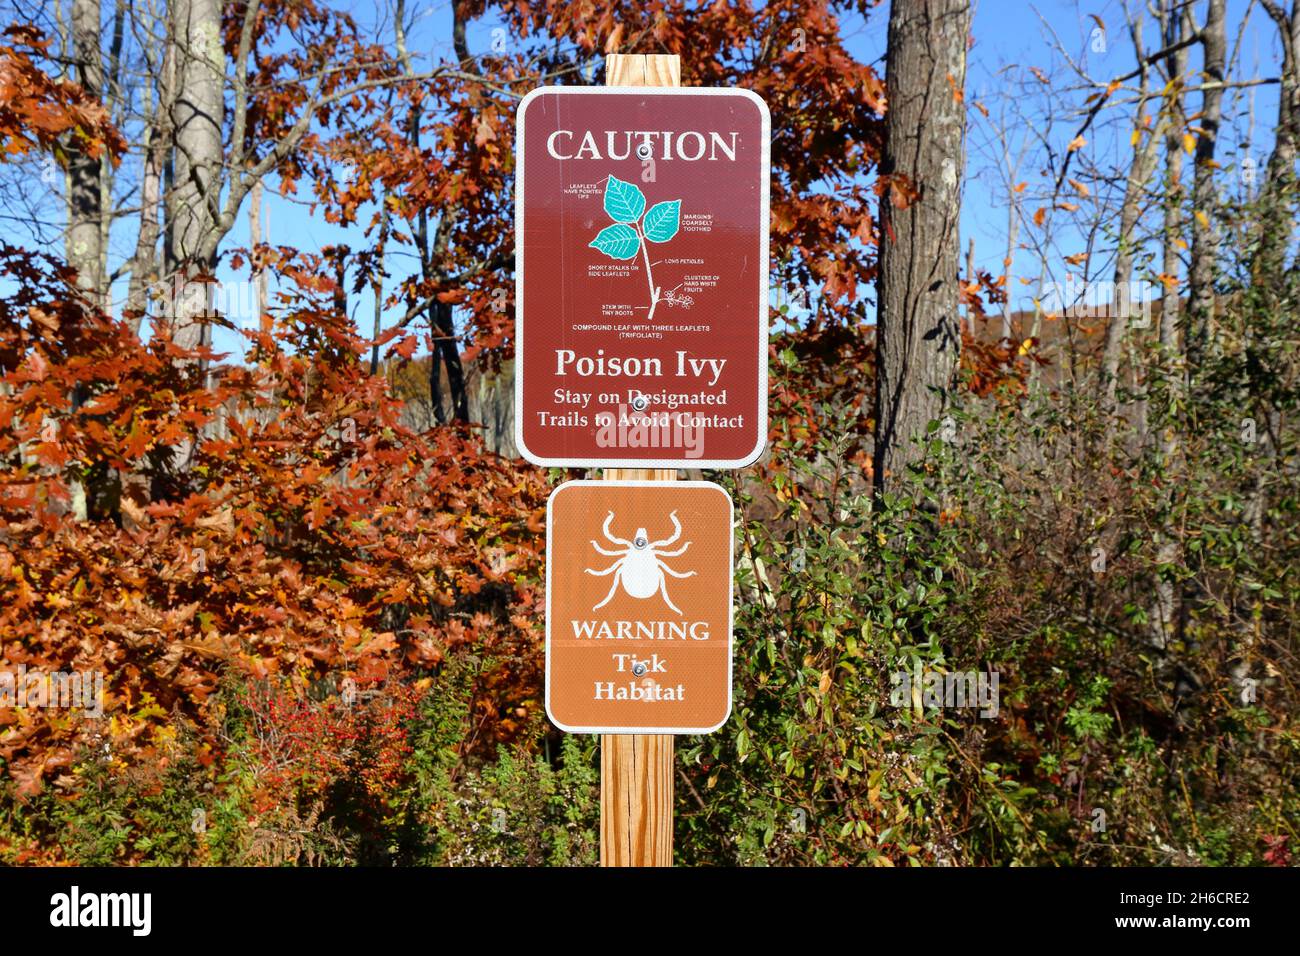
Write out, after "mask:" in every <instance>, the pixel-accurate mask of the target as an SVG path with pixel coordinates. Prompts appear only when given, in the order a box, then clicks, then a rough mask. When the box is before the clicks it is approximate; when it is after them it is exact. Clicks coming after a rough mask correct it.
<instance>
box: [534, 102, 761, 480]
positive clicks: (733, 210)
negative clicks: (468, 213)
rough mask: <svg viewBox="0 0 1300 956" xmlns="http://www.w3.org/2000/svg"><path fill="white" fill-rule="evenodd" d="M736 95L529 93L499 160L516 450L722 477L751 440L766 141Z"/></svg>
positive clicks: (567, 462)
mask: <svg viewBox="0 0 1300 956" xmlns="http://www.w3.org/2000/svg"><path fill="white" fill-rule="evenodd" d="M769 138H770V121H769V118H768V112H767V107H766V106H765V105H764V103H763V101H762V100H761V99H760V98H759V97H758V96H756V95H754V94H753V93H751V92H749V91H748V90H737V89H681V90H676V89H659V88H655V89H646V88H640V89H591V88H581V87H558V88H556V87H549V88H543V89H540V90H534V91H533V92H532V93H530V94H528V96H527V97H525V98H524V101H523V103H521V104H520V107H519V120H518V140H517V144H516V150H517V152H516V163H517V187H516V204H515V232H516V239H515V255H516V269H515V275H516V282H517V286H516V293H515V309H516V315H515V337H516V338H515V344H516V355H517V360H516V375H515V382H516V385H515V388H516V392H515V397H516V416H515V430H516V436H515V437H516V444H517V445H518V447H519V450H520V452H521V454H523V456H524V457H525V458H527V459H528V460H529V461H532V462H534V463H535V464H539V465H556V466H570V467H601V466H624V467H644V468H666V467H673V466H675V465H681V466H689V467H700V468H704V467H709V468H739V467H742V466H744V465H747V464H749V463H751V462H753V461H754V460H755V459H756V458H757V457H758V456H759V455H760V454H761V452H762V450H763V446H764V443H765V440H766V438H767V326H768V315H769V309H768V284H767V283H768V266H767V259H768V218H769V215H768V191H769V186H768V182H769V158H768V151H769V145H768V141H769Z"/></svg>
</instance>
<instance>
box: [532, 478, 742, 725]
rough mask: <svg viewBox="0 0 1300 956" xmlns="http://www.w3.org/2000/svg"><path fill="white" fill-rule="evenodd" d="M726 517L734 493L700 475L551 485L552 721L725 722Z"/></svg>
mask: <svg viewBox="0 0 1300 956" xmlns="http://www.w3.org/2000/svg"><path fill="white" fill-rule="evenodd" d="M731 521H732V506H731V498H730V496H729V495H728V494H727V492H726V491H725V490H723V489H722V488H721V487H719V486H718V485H715V484H712V483H710V482H705V481H681V482H676V481H570V482H566V483H565V484H563V485H560V486H559V487H558V488H556V489H555V491H554V492H552V494H551V498H550V501H549V502H548V504H547V518H546V567H547V580H546V709H547V713H548V714H549V715H550V718H551V720H552V721H553V722H554V723H555V725H556V726H558V727H560V728H561V729H562V730H567V731H569V732H571V733H624V734H630V733H641V734H651V733H658V734H674V733H678V734H687V733H707V732H709V731H712V730H716V729H717V728H718V727H720V726H721V725H722V724H723V723H724V722H725V721H726V719H727V717H728V715H729V714H730V712H731V610H732V609H731V582H732V527H731ZM611 545H613V546H614V547H610V546H611ZM608 558H614V559H615V560H614V561H612V562H610V561H608V560H606V559H608ZM670 561H671V562H672V563H671V564H670V563H669V562H670Z"/></svg>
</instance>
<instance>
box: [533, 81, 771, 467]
mask: <svg viewBox="0 0 1300 956" xmlns="http://www.w3.org/2000/svg"><path fill="white" fill-rule="evenodd" d="M577 93H580V94H584V95H591V94H596V95H599V96H645V95H646V94H654V95H663V94H672V95H674V96H676V95H682V96H740V97H742V98H744V99H747V100H750V101H751V102H753V103H754V104H755V105H757V106H758V110H759V114H760V116H761V118H762V135H761V137H760V138H761V139H762V144H761V145H762V152H763V155H762V162H761V166H762V168H761V170H760V172H759V180H760V190H761V192H762V196H761V197H760V207H761V208H760V210H759V216H760V219H761V221H762V223H763V226H762V228H761V229H760V233H761V237H762V238H761V241H760V242H759V258H760V260H761V261H760V263H759V266H760V268H759V270H758V276H759V279H758V282H759V286H758V293H759V294H758V308H759V315H758V409H757V414H756V417H757V419H758V442H757V444H756V446H755V447H754V450H753V451H752V452H750V453H749V454H747V455H745V456H744V457H742V458H717V459H704V458H563V457H562V458H543V457H541V456H540V455H535V454H533V453H532V452H531V451H529V450H528V446H527V445H526V444H525V443H524V430H523V429H524V424H523V423H524V416H523V402H524V363H523V352H524V322H523V316H524V113H525V111H526V110H527V109H528V106H529V104H530V103H532V102H533V100H535V99H538V98H539V97H542V96H548V95H553V94H560V95H569V94H577ZM771 167H772V115H771V113H770V112H769V111H768V108H767V103H766V102H764V100H763V98H762V97H761V96H759V95H758V94H757V93H755V92H753V91H752V90H746V89H741V88H740V87H707V86H636V87H619V86H539V87H537V88H536V89H534V90H531V91H530V92H529V93H528V94H527V95H526V96H525V97H524V98H523V100H522V101H520V103H519V108H518V109H517V110H516V112H515V436H514V437H515V448H516V449H518V451H519V453H520V454H521V455H522V456H523V457H524V458H525V459H526V460H527V461H530V462H532V463H533V464H534V465H539V466H541V467H544V468H546V467H553V468H744V467H746V466H747V465H752V464H753V463H754V462H756V461H758V459H759V458H761V457H762V455H763V452H764V451H765V450H766V448H767V389H768V376H767V328H768V323H769V321H770V318H769V314H768V313H769V310H770V308H771V306H770V305H769V303H768V297H769V295H770V287H769V284H768V269H769V267H770V261H769V248H768V247H769V240H770V238H771V231H772V225H771V221H772V220H771V198H772V197H771V193H772V168H771Z"/></svg>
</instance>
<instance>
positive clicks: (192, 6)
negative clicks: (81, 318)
mask: <svg viewBox="0 0 1300 956" xmlns="http://www.w3.org/2000/svg"><path fill="white" fill-rule="evenodd" d="M175 18H176V20H175V34H174V35H175V42H176V48H175V54H176V78H177V84H176V96H175V102H174V104H173V106H172V130H173V131H174V140H175V147H176V148H175V152H174V154H173V157H172V163H173V177H174V180H175V185H174V188H173V189H172V190H171V191H170V194H169V195H168V197H167V217H168V236H167V246H168V248H167V272H168V274H169V275H172V276H173V277H174V279H173V284H172V288H173V289H174V290H175V292H176V294H174V295H173V304H172V313H173V314H172V316H171V318H172V322H173V337H174V339H175V341H176V343H177V344H178V345H180V346H182V347H184V348H194V347H195V346H197V345H199V344H201V343H203V342H205V341H206V340H207V334H208V333H207V329H206V319H205V317H204V316H205V315H206V313H207V312H208V310H209V303H210V290H209V289H208V287H207V283H206V282H202V277H206V276H210V275H212V273H213V271H214V270H215V268H216V262H215V255H210V254H208V253H207V252H206V251H205V247H206V246H207V245H210V244H209V243H207V242H205V240H208V239H210V234H211V233H212V232H213V230H214V226H215V222H216V219H217V209H218V205H217V204H218V202H219V200H220V196H219V195H218V192H219V190H220V188H221V181H222V180H221V164H222V143H221V127H222V122H223V119H224V109H225V106H224V99H223V91H224V83H225V52H224V50H223V49H222V45H221V3H220V0H177V2H176V3H175ZM196 283H198V284H197V285H196Z"/></svg>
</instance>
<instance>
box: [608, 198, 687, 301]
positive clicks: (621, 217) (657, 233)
mask: <svg viewBox="0 0 1300 956" xmlns="http://www.w3.org/2000/svg"><path fill="white" fill-rule="evenodd" d="M645 205H646V200H645V193H643V192H641V190H640V189H638V188H637V187H636V186H634V185H633V184H632V183H625V182H623V180H621V179H619V178H618V177H617V176H614V175H611V176H610V177H609V181H608V182H607V183H606V184H605V212H607V213H608V214H609V218H610V219H613V220H614V225H612V226H606V227H605V228H604V229H602V230H601V231H600V233H599V234H598V235H597V236H596V238H595V239H593V240H591V242H590V244H589V245H590V247H591V248H592V249H599V250H600V251H601V252H603V253H605V255H607V256H609V257H610V258H611V259H634V258H636V254H637V251H638V250H640V252H641V254H642V255H643V256H644V257H645V274H646V280H647V281H648V282H649V284H650V313H649V315H647V316H646V318H647V319H653V318H654V317H655V307H656V306H657V305H658V304H659V299H660V291H661V290H660V289H659V287H658V286H656V285H655V280H654V274H653V273H652V272H651V271H650V250H649V247H648V245H647V244H648V243H651V242H667V241H668V240H669V239H671V238H672V237H673V236H675V235H677V230H678V228H679V227H680V226H681V218H682V201H681V200H680V199H671V200H669V201H667V202H658V203H655V204H654V205H653V206H651V207H650V208H649V210H647V209H646V207H645ZM642 213H645V218H644V219H643V218H642V217H641V214H642Z"/></svg>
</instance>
